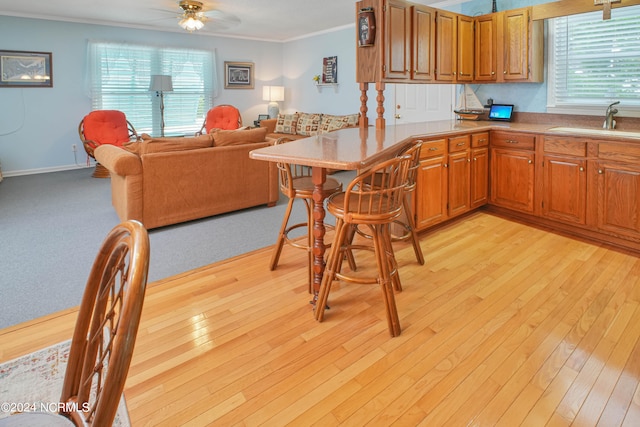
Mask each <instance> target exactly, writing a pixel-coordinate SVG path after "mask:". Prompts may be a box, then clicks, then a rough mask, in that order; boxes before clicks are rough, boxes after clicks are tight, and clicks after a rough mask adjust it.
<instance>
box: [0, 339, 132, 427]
mask: <svg viewBox="0 0 640 427" xmlns="http://www.w3.org/2000/svg"><path fill="white" fill-rule="evenodd" d="M70 345H71V340H69V341H65V342H61V343H58V344H55V345H53V346H51V347H47V348H45V349H42V350H38V351H36V352H34V353H30V354H27V355H25V356H22V357H19V358H17V359H14V360H10V361H8V362H5V363H3V364H0V404H2V405H3V406H2V408H0V418H5V417H8V416H9V415H11V412H12V411H15V410H16V409H21V408H18V406H24V404H27V408H24V409H34V408H36V409H38V411H39V412H42V411H43V410H45V411H46V409H47V408H51V409H54V410H55V408H56V404H57V402H59V401H60V393H61V392H62V382H63V381H64V372H65V369H66V366H67V362H68V360H69V348H70ZM24 412H27V411H24ZM113 425H114V426H120V427H128V426H130V425H131V424H130V421H129V416H128V413H127V406H126V403H125V400H124V396H123V397H122V398H121V399H120V404H119V406H118V412H117V414H116V418H115V420H114V422H113Z"/></svg>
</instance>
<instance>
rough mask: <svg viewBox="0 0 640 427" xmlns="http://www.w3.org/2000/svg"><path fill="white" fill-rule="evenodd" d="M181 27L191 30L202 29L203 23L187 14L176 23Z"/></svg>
mask: <svg viewBox="0 0 640 427" xmlns="http://www.w3.org/2000/svg"><path fill="white" fill-rule="evenodd" d="M178 24H179V25H180V26H181V27H182V28H184V29H185V30H187V31H189V32H191V31H196V30H200V29H202V27H204V23H203V22H202V21H200V20H199V19H197V18H194V17H193V16H188V17H185V18H183V19H181V20H180V22H179V23H178Z"/></svg>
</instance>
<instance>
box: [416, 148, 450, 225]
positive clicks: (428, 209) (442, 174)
mask: <svg viewBox="0 0 640 427" xmlns="http://www.w3.org/2000/svg"><path fill="white" fill-rule="evenodd" d="M423 148H424V147H423ZM416 183H417V188H418V189H419V191H417V192H416V211H415V215H416V227H417V228H418V229H421V228H425V227H428V226H430V225H433V224H437V223H439V222H441V221H444V220H445V219H446V218H447V169H446V168H445V162H444V157H441V156H440V157H433V158H429V159H424V160H421V161H420V169H419V170H418V177H417V180H416Z"/></svg>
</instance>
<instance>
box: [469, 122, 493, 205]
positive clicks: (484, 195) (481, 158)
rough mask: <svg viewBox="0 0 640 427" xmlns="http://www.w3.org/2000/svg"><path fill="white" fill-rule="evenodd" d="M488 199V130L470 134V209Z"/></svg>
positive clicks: (485, 202)
mask: <svg viewBox="0 0 640 427" xmlns="http://www.w3.org/2000/svg"><path fill="white" fill-rule="evenodd" d="M488 201H489V132H482V133H476V134H472V135H471V209H475V208H477V207H480V206H482V205H485V204H487V202H488Z"/></svg>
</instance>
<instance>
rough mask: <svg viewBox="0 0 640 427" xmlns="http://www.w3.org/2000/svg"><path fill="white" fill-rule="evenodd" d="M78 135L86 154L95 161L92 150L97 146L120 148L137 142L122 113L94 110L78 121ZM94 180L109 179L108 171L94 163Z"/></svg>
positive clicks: (132, 128)
mask: <svg viewBox="0 0 640 427" xmlns="http://www.w3.org/2000/svg"><path fill="white" fill-rule="evenodd" d="M78 135H79V136H80V140H81V141H82V145H83V146H84V149H85V151H86V152H87V154H88V155H89V156H90V157H91V158H93V159H95V156H94V154H93V150H94V149H95V148H96V147H98V146H99V145H103V144H111V145H117V146H120V147H121V146H122V145H123V144H125V143H127V142H130V141H137V140H138V139H139V138H138V134H137V132H136V130H135V128H134V127H133V125H132V124H131V123H130V122H129V121H128V120H127V118H126V116H125V114H124V113H123V112H122V111H117V110H96V111H92V112H90V113H89V114H87V115H86V116H84V118H83V119H82V120H81V121H80V124H79V125H78ZM93 176H94V177H95V178H107V177H109V171H108V170H107V169H105V168H104V167H103V166H102V165H101V164H99V163H96V169H95V171H94V172H93Z"/></svg>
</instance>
